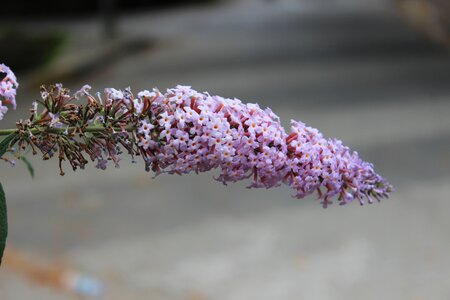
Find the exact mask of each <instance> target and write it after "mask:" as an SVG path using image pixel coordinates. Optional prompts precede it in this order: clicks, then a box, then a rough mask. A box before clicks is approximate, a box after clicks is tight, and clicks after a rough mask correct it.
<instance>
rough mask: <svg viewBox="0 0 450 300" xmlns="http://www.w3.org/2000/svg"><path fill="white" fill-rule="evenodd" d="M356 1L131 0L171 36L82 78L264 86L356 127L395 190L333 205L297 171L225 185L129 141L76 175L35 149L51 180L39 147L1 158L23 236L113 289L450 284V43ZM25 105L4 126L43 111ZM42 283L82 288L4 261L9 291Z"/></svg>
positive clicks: (86, 25)
mask: <svg viewBox="0 0 450 300" xmlns="http://www.w3.org/2000/svg"><path fill="white" fill-rule="evenodd" d="M342 2H345V1H342ZM374 3H375V1H374ZM340 7H344V9H340V10H337V9H336V10H334V9H329V10H326V11H321V12H320V13H319V12H318V11H317V10H316V9H314V7H313V6H308V7H307V8H306V9H305V7H304V6H301V5H299V4H298V3H296V2H295V1H284V2H283V1H278V2H277V1H275V2H269V1H268V2H267V3H266V2H257V1H247V2H245V3H243V4H241V3H232V4H227V5H224V6H222V7H220V6H219V7H208V8H204V9H187V10H180V11H176V12H164V13H160V14H152V13H146V14H139V15H134V16H127V17H124V18H123V19H122V21H121V24H120V30H121V32H122V34H124V35H127V36H135V37H140V38H142V37H144V38H149V39H153V40H155V41H156V43H155V46H154V47H151V49H149V50H148V51H144V52H141V53H138V54H133V55H131V56H124V57H122V58H121V59H118V60H117V61H114V62H111V64H110V65H109V66H108V67H107V68H103V69H102V70H101V71H98V72H95V73H90V74H85V75H83V76H81V77H79V78H74V79H73V80H71V81H70V82H68V84H67V85H68V86H70V87H72V88H76V87H77V86H80V85H82V84H84V83H86V82H89V83H90V84H91V85H92V86H93V87H94V89H98V90H100V89H102V88H103V87H107V86H114V87H118V88H120V87H122V88H123V87H126V86H128V85H131V87H132V88H133V89H134V90H139V89H143V88H150V87H153V86H158V87H159V88H160V89H165V88H168V87H172V86H174V85H175V84H178V83H183V84H185V85H192V86H193V87H195V88H196V89H198V90H202V91H203V90H208V91H210V92H211V93H213V94H220V95H223V96H229V97H234V96H236V97H239V98H241V99H243V100H245V101H247V102H259V103H261V104H262V105H265V106H270V107H272V108H273V110H274V111H275V112H276V113H278V114H279V115H280V117H281V118H282V119H283V120H284V123H285V124H286V125H287V124H288V120H289V119H290V118H295V119H300V120H302V121H304V122H307V123H308V124H310V125H312V126H314V127H318V128H319V129H320V130H321V131H322V132H323V133H324V134H325V135H327V136H336V137H339V138H341V139H342V140H343V141H344V142H345V143H346V144H347V145H349V146H350V147H352V148H353V149H354V150H357V151H358V152H359V153H360V155H361V156H362V157H363V158H364V159H366V160H368V161H371V162H373V163H374V164H375V166H376V169H377V170H378V171H379V172H380V173H381V174H383V175H384V176H385V177H387V178H388V179H390V180H391V182H392V183H393V184H394V186H395V187H396V189H397V191H396V193H394V194H393V196H392V198H391V199H390V200H387V201H384V202H383V203H381V204H374V205H372V206H365V207H359V205H357V204H356V203H355V204H354V205H350V206H347V207H338V206H333V207H331V208H329V209H327V210H323V209H322V208H321V207H320V205H319V203H318V202H317V201H315V200H314V199H313V197H309V198H308V199H305V200H302V201H298V200H296V199H293V198H291V197H290V194H291V191H289V189H288V188H285V187H282V188H277V189H273V190H248V189H245V184H232V185H229V186H228V187H224V186H223V185H221V184H219V183H217V182H215V181H214V180H213V179H212V175H213V174H214V173H210V174H202V175H199V176H196V175H189V176H185V177H175V176H168V175H163V176H160V177H158V178H156V179H153V178H152V176H151V175H150V174H146V173H144V171H143V170H142V166H141V165H131V164H129V163H128V160H127V158H125V159H124V160H123V162H122V166H121V168H120V169H114V168H111V169H110V170H108V171H107V172H102V171H99V170H96V169H94V168H93V167H89V168H88V170H86V171H84V172H77V173H71V172H67V175H66V176H65V177H64V178H61V177H59V175H58V171H57V162H56V161H50V162H45V163H44V162H41V161H39V159H38V158H35V159H33V162H34V163H35V165H36V172H37V178H36V179H35V180H31V179H30V178H29V176H28V175H27V173H26V171H25V169H24V167H23V166H21V165H19V166H17V167H16V168H14V169H10V168H9V167H7V166H6V165H4V166H2V168H1V170H0V178H1V181H2V183H3V185H4V186H5V188H6V193H7V195H8V197H7V199H8V204H9V210H10V211H9V216H10V230H11V231H10V239H9V243H10V244H11V245H14V246H15V247H16V248H18V249H20V250H21V251H25V252H26V253H28V254H30V255H32V256H33V257H37V258H39V259H42V261H47V262H48V261H64V262H65V263H66V264H69V265H70V266H72V267H73V268H74V269H75V270H79V271H81V272H84V273H86V274H90V275H93V276H95V277H98V278H100V279H101V280H103V281H104V282H105V284H106V294H105V295H104V299H177V300H178V299H192V300H202V299H219V300H222V299H223V300H240V299H242V300H247V299H258V300H265V299H267V300H280V299H314V300H327V299H411V300H418V299H450V287H449V286H450V285H449V284H450V279H449V278H450V258H449V255H448V253H449V251H450V238H449V236H450V235H449V234H450V218H449V217H448V215H449V213H450V201H449V200H450V199H449V197H450V196H449V193H450V184H449V183H450V172H449V168H450V118H449V116H448V115H449V113H450V84H449V83H450V55H449V54H448V52H446V51H445V50H443V49H440V48H439V47H437V46H435V45H433V44H431V43H429V42H428V41H427V40H425V39H424V38H423V37H421V36H420V35H418V34H416V33H414V32H413V31H411V30H410V29H409V28H408V27H406V26H405V25H404V24H403V23H402V22H401V20H400V19H399V18H398V17H396V16H395V14H393V13H391V12H389V11H388V10H384V9H383V7H382V6H377V5H375V4H374V5H373V6H372V7H371V8H370V9H360V8H355V7H353V8H352V10H349V9H348V8H346V6H345V4H343V6H340ZM34 25H35V24H29V26H30V27H35V28H37V27H38V28H39V29H40V30H42V29H45V28H48V29H51V28H52V27H55V26H56V27H58V28H63V29H64V30H69V31H71V32H74V33H76V34H77V39H76V43H73V44H72V45H70V46H69V48H70V47H72V48H70V49H78V48H79V49H82V48H85V47H88V46H89V44H90V43H92V44H95V43H99V41H98V40H95V37H96V31H95V25H96V24H95V22H91V21H84V22H82V23H77V22H74V23H67V24H66V23H64V24H62V25H59V24H56V25H55V24H54V23H44V24H39V26H34ZM63 26H66V27H67V28H64V27H63ZM36 91H37V90H36ZM36 91H33V92H31V91H30V90H22V91H21V94H20V95H19V99H31V98H34V97H36V96H37V94H38V93H37V92H36ZM19 101H21V100H19ZM30 102H31V101H30ZM19 105H20V107H21V108H20V109H21V110H20V111H18V112H16V113H12V114H10V115H9V116H8V117H7V119H5V120H4V122H2V127H7V126H8V125H10V124H12V122H13V120H15V119H16V118H17V117H18V116H19V115H21V114H24V113H26V107H27V105H28V103H27V104H26V105H25V104H24V105H22V104H19ZM31 297H32V298H33V299H35V300H38V299H46V300H50V299H76V297H75V296H73V295H71V294H70V293H66V292H60V291H55V290H53V289H51V288H48V287H43V286H39V285H35V284H32V283H30V282H29V281H28V280H27V279H25V278H24V277H23V276H22V275H20V274H18V273H17V272H15V271H14V270H11V269H3V270H2V271H1V272H0V299H1V300H16V299H30V298H31Z"/></svg>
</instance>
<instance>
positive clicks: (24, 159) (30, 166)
mask: <svg viewBox="0 0 450 300" xmlns="http://www.w3.org/2000/svg"><path fill="white" fill-rule="evenodd" d="M20 160H21V161H23V162H24V163H25V165H26V166H27V169H28V172H30V175H31V178H34V168H33V165H32V164H31V163H30V161H29V160H28V159H27V158H26V157H25V156H21V157H20Z"/></svg>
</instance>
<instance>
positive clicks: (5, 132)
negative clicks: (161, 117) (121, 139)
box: [0, 125, 133, 136]
mask: <svg viewBox="0 0 450 300" xmlns="http://www.w3.org/2000/svg"><path fill="white" fill-rule="evenodd" d="M75 129H77V128H76V127H68V128H67V127H66V128H50V127H47V128H32V129H30V132H31V133H32V134H38V133H40V132H48V133H62V132H64V131H66V130H68V131H73V130H75ZM107 129H108V128H106V127H104V126H101V125H100V126H99V125H93V126H87V127H85V128H83V132H102V131H106V130H107ZM114 130H117V131H121V130H122V129H121V128H120V127H117V128H114ZM125 130H126V131H128V132H130V131H132V130H133V128H132V127H125ZM14 132H17V129H0V136H2V135H9V134H11V133H14Z"/></svg>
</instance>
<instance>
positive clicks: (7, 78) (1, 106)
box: [0, 64, 19, 120]
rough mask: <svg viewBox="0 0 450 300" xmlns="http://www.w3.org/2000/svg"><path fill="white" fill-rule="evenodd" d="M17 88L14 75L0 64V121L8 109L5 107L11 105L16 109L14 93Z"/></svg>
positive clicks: (17, 84)
mask: <svg viewBox="0 0 450 300" xmlns="http://www.w3.org/2000/svg"><path fill="white" fill-rule="evenodd" d="M18 87H19V83H18V82H17V78H16V75H14V73H13V72H12V71H11V69H10V68H9V67H8V66H6V65H4V64H0V120H2V119H3V117H4V116H5V114H6V112H7V111H8V107H7V106H6V105H12V107H13V108H14V109H16V91H17V88H18Z"/></svg>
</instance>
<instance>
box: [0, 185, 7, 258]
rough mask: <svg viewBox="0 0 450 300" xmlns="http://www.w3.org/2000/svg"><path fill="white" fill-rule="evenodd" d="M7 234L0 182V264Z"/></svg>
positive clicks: (3, 194) (3, 195)
mask: <svg viewBox="0 0 450 300" xmlns="http://www.w3.org/2000/svg"><path fill="white" fill-rule="evenodd" d="M7 236H8V218H7V216H6V199H5V192H4V191H3V186H2V184H1V183H0V265H1V264H2V257H3V251H4V250H5V245H6V237H7Z"/></svg>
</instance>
